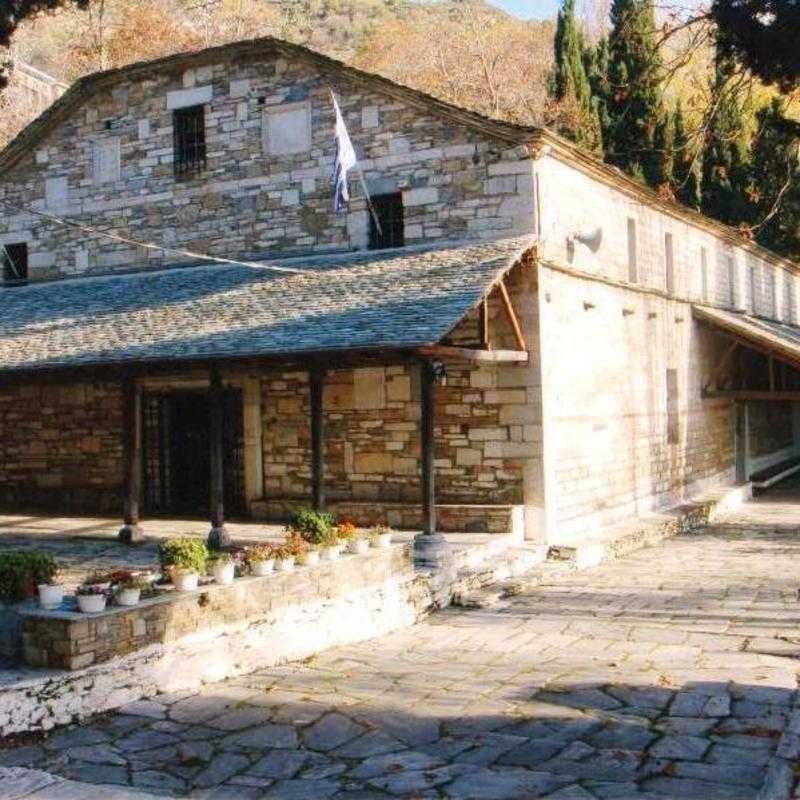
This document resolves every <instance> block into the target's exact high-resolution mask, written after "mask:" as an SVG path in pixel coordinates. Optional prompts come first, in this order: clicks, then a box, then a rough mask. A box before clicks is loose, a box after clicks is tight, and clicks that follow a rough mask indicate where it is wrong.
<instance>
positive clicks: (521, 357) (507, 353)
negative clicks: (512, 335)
mask: <svg viewBox="0 0 800 800" xmlns="http://www.w3.org/2000/svg"><path fill="white" fill-rule="evenodd" d="M417 353H418V354H419V355H421V356H424V357H425V358H440V359H445V360H452V361H472V362H476V363H485V364H499V363H506V364H525V363H527V362H528V360H529V358H530V354H529V353H527V352H525V351H523V350H473V349H472V348H469V347H450V346H449V345H444V344H433V345H426V346H424V347H418V348H417Z"/></svg>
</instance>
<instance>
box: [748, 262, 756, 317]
mask: <svg viewBox="0 0 800 800" xmlns="http://www.w3.org/2000/svg"><path fill="white" fill-rule="evenodd" d="M749 273H750V310H751V311H752V312H753V313H754V314H757V313H758V296H757V292H758V277H757V276H756V265H755V264H750V270H749Z"/></svg>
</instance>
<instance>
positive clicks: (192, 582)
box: [172, 572, 200, 592]
mask: <svg viewBox="0 0 800 800" xmlns="http://www.w3.org/2000/svg"><path fill="white" fill-rule="evenodd" d="M199 580H200V576H199V575H198V574H197V573H196V572H173V573H172V582H173V584H175V588H176V589H177V590H178V591H179V592H191V591H194V590H195V589H196V588H197V582H198V581H199Z"/></svg>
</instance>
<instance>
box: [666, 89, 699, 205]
mask: <svg viewBox="0 0 800 800" xmlns="http://www.w3.org/2000/svg"><path fill="white" fill-rule="evenodd" d="M673 142H674V143H673V153H674V158H673V167H672V181H673V186H674V191H675V196H676V197H677V198H678V199H679V200H680V201H681V203H683V204H684V205H687V206H689V207H690V208H694V209H696V210H699V208H700V174H699V173H700V167H699V163H700V162H699V159H698V158H697V157H696V154H695V153H693V152H692V150H691V147H690V142H689V134H688V131H687V130H686V118H685V117H684V115H683V106H682V104H681V102H680V100H679V101H678V104H677V106H676V108H675V123H674V136H673Z"/></svg>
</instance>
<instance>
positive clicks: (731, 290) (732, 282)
mask: <svg viewBox="0 0 800 800" xmlns="http://www.w3.org/2000/svg"><path fill="white" fill-rule="evenodd" d="M728 300H729V301H730V304H731V306H733V307H734V308H735V307H736V262H735V261H734V260H733V256H732V255H728Z"/></svg>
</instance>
